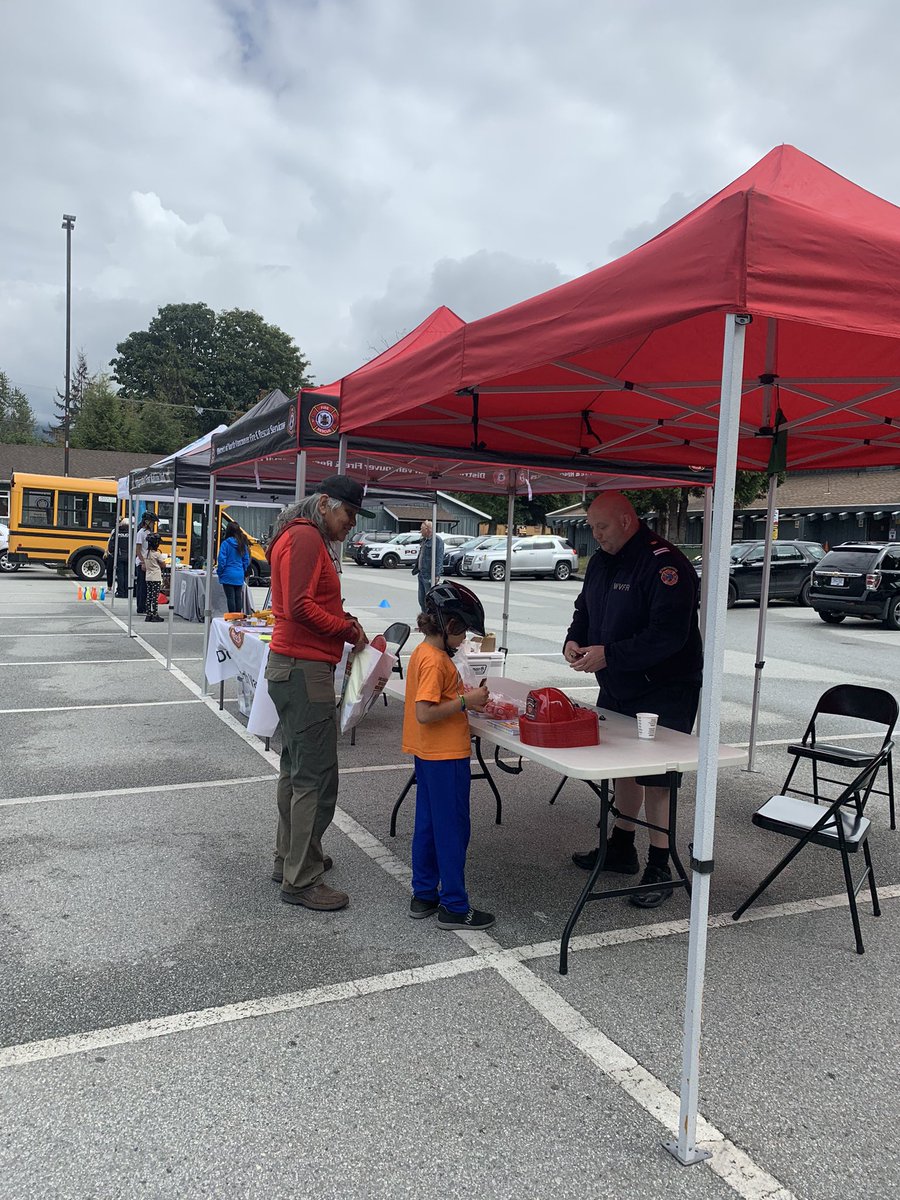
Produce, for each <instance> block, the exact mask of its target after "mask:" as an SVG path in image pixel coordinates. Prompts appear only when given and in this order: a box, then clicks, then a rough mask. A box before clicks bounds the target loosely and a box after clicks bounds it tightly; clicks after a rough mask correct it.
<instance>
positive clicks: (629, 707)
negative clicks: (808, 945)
mask: <svg viewBox="0 0 900 1200" xmlns="http://www.w3.org/2000/svg"><path fill="white" fill-rule="evenodd" d="M587 522H588V525H589V526H590V529H591V533H592V534H593V535H594V540H595V541H596V542H597V543H598V544H599V547H600V548H599V549H598V550H597V551H595V553H594V554H593V556H592V557H591V559H590V562H589V563H588V567H587V570H586V572H585V576H584V586H583V587H582V589H581V593H580V595H579V596H578V599H577V600H576V601H575V614H574V616H573V619H572V624H571V625H570V626H569V630H568V632H567V634H566V640H565V645H564V646H563V656H564V657H565V659H566V662H568V663H569V664H570V665H571V666H572V669H573V670H575V671H582V672H592V673H593V674H594V675H596V678H597V682H598V684H599V685H600V694H599V696H598V698H597V704H598V705H599V706H600V707H601V708H608V709H612V710H613V711H614V712H620V713H624V714H625V715H626V716H630V717H633V716H635V715H636V714H637V713H639V712H654V713H657V714H658V716H659V724H660V725H663V726H666V727H667V728H669V729H677V730H680V731H681V732H682V733H690V732H691V729H692V728H693V725H694V718H695V717H696V715H697V705H698V703H699V700H700V684H701V681H702V675H703V646H702V643H701V640H700V629H699V625H698V622H697V606H698V600H699V581H698V579H697V572H696V571H695V570H694V568H693V567H692V566H691V564H690V562H688V560H687V559H686V558H685V556H684V555H683V554H682V553H681V551H680V550H678V549H677V548H676V547H675V546H673V545H671V543H669V542H667V541H665V539H664V538H661V537H658V536H657V535H656V534H655V533H653V532H652V531H651V530H650V529H648V528H647V526H646V525H645V524H644V523H643V522H642V521H640V520H639V519H638V516H637V514H636V512H635V511H634V508H633V507H632V505H631V504H630V503H629V501H628V500H627V499H626V498H625V497H624V496H623V495H622V494H621V493H619V492H606V493H604V494H603V495H601V496H598V497H597V499H596V500H594V501H593V503H592V504H591V505H590V507H589V508H588V512H587ZM666 782H667V781H666V777H665V775H649V776H638V777H637V778H635V779H619V780H617V781H616V808H617V809H618V810H619V812H620V813H621V814H623V816H621V817H619V818H618V819H617V820H616V823H615V825H614V826H613V829H612V832H611V834H610V838H609V843H608V846H607V852H606V859H605V862H604V866H603V870H605V871H617V872H619V873H620V874H624V875H635V874H637V871H638V869H639V867H638V856H637V851H636V849H635V845H634V833H635V827H634V824H633V822H632V821H630V820H629V819H628V818H629V817H636V816H638V814H639V813H640V810H641V806H642V805H643V807H644V810H645V813H646V819H647V820H648V821H650V822H652V823H653V824H654V825H661V826H667V825H668V812H669V791H668V787H667V786H666ZM649 832H650V850H649V857H648V861H647V867H646V869H645V871H644V875H643V878H642V880H641V882H642V883H659V884H660V888H659V891H652V892H645V893H643V894H638V895H636V896H632V897H631V903H632V904H635V905H637V906H638V907H639V908H656V907H657V905H659V904H662V902H663V901H664V900H665V899H666V898H667V897H668V896H670V895H671V893H672V889H671V887H666V883H667V882H668V881H671V878H672V876H671V873H670V870H669V851H668V844H667V839H666V835H665V834H664V833H661V832H658V831H657V830H653V829H651V830H650V831H649ZM572 861H573V862H574V863H575V864H576V866H579V867H582V868H584V869H585V870H591V869H592V868H593V867H594V865H595V864H596V861H597V851H596V850H594V851H591V852H588V853H586V854H573V855H572Z"/></svg>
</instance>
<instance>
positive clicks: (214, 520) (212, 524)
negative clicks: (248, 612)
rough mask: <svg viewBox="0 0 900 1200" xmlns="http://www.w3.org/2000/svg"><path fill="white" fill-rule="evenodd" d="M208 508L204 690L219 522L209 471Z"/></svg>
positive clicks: (206, 682) (214, 484) (214, 488)
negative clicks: (214, 555) (214, 556)
mask: <svg viewBox="0 0 900 1200" xmlns="http://www.w3.org/2000/svg"><path fill="white" fill-rule="evenodd" d="M206 503H207V509H206V513H207V516H206V595H205V598H204V602H203V691H204V692H205V691H206V689H207V688H208V687H209V680H208V679H207V678H206V655H207V653H208V651H209V634H210V630H211V628H212V573H213V554H214V553H215V548H216V531H217V526H218V522H219V517H218V513H217V512H216V477H215V475H214V474H213V473H212V471H210V473H209V499H208V500H207V502H206Z"/></svg>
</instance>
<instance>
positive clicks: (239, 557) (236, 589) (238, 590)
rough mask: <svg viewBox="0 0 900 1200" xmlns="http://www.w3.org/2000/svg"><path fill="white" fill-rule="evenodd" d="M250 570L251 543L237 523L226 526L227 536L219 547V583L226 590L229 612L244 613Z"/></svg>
mask: <svg viewBox="0 0 900 1200" xmlns="http://www.w3.org/2000/svg"><path fill="white" fill-rule="evenodd" d="M249 569H250V543H249V542H248V541H247V535H246V533H244V531H243V529H241V527H240V525H238V523H237V522H236V521H229V522H228V524H227V525H226V526H225V536H224V538H222V544H221V546H220V547H219V561H218V567H217V570H218V575H219V583H221V585H222V587H223V588H224V589H225V607H226V611H227V612H236V613H239V612H243V611H244V580H245V579H246V577H247V572H248V570H249Z"/></svg>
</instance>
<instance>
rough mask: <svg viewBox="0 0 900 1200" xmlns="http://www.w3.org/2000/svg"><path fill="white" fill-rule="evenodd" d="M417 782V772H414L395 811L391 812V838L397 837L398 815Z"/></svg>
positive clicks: (400, 796) (399, 798)
mask: <svg viewBox="0 0 900 1200" xmlns="http://www.w3.org/2000/svg"><path fill="white" fill-rule="evenodd" d="M415 782H416V773H415V771H413V772H411V774H410V776H409V779H407V781H406V786H405V787H404V789H403V791H402V792H401V793H400V795H399V796H398V797H397V803H396V804H395V805H394V807H393V810H392V811H391V837H396V836H397V813H398V812H399V811H400V805H401V804H402V803H403V801H404V800H405V799H406V797H407V795H408V794H409V790H410V788H411V787H412V786H413V784H414V783H415Z"/></svg>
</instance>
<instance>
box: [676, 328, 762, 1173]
mask: <svg viewBox="0 0 900 1200" xmlns="http://www.w3.org/2000/svg"><path fill="white" fill-rule="evenodd" d="M749 323H750V317H749V316H746V315H744V314H735V313H728V314H727V315H726V317H725V335H724V344H723V351H722V390H721V396H720V403H719V429H718V442H717V447H716V502H715V507H714V510H713V520H712V536H711V539H710V555H709V559H708V565H705V566H704V570H703V574H704V575H707V574H708V575H709V577H710V581H709V589H710V591H709V604H708V607H707V612H706V624H705V628H704V631H703V632H704V638H703V642H704V647H705V651H704V660H705V669H704V703H703V711H702V713H701V717H700V748H699V758H700V761H699V764H698V774H697V803H696V809H695V815H694V843H693V856H692V859H691V866H692V867H693V877H692V880H691V923H690V937H689V941H688V970H687V987H686V992H685V1008H684V1043H683V1047H682V1069H681V1107H680V1114H679V1120H678V1136H677V1138H676V1139H674V1140H673V1141H671V1142H667V1143H666V1149H668V1150H670V1151H671V1153H672V1154H674V1155H675V1157H676V1158H677V1159H678V1161H679V1162H681V1163H684V1164H688V1163H696V1162H700V1161H702V1160H703V1159H704V1158H708V1157H709V1155H708V1154H707V1153H706V1151H703V1150H698V1148H697V1108H698V1102H699V1090H700V1026H701V1017H702V1005H703V984H704V978H705V974H706V941H707V932H708V929H707V926H708V921H709V885H710V872H711V870H712V857H713V840H714V833H715V821H716V776H717V772H718V745H719V728H720V721H721V704H722V677H723V675H724V671H725V612H726V596H727V591H728V563H729V561H730V553H731V530H732V524H733V521H734V481H735V474H736V467H737V448H738V432H739V427H740V414H741V383H742V375H743V369H744V338H745V333H746V326H747V325H748V324H749Z"/></svg>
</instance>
